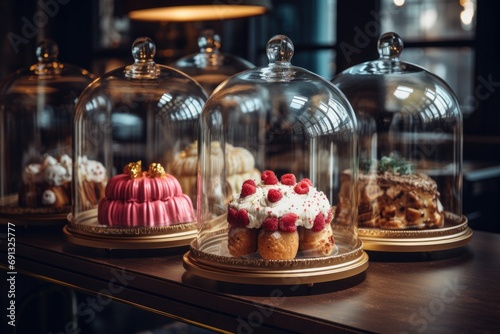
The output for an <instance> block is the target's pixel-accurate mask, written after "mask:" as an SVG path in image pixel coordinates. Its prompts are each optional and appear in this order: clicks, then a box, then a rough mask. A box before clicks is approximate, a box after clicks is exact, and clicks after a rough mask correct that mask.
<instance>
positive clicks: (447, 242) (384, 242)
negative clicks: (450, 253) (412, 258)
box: [358, 212, 473, 252]
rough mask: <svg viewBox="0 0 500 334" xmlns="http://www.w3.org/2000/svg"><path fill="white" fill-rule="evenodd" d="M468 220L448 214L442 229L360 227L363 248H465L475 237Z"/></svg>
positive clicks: (409, 250)
mask: <svg viewBox="0 0 500 334" xmlns="http://www.w3.org/2000/svg"><path fill="white" fill-rule="evenodd" d="M472 234H473V232H472V229H471V228H470V227H469V226H468V221H467V217H465V216H462V217H456V216H454V215H452V214H450V213H447V212H445V223H444V226H443V227H442V228H438V229H429V230H383V229H375V228H359V229H358V236H359V238H360V239H361V240H362V241H363V244H364V249H365V250H368V251H380V252H434V251H442V250H448V249H453V248H458V247H462V246H464V245H466V244H467V243H468V242H469V241H470V240H471V238H472Z"/></svg>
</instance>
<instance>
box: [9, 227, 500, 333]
mask: <svg viewBox="0 0 500 334" xmlns="http://www.w3.org/2000/svg"><path fill="white" fill-rule="evenodd" d="M3 228H4V229H5V230H6V226H3ZM17 229H18V231H16V249H15V250H16V271H17V272H18V273H24V274H28V275H32V276H35V277H38V278H41V279H44V280H48V281H52V282H55V283H58V284H62V285H66V286H71V287H75V288H77V289H80V290H82V291H86V292H88V293H91V294H94V295H96V296H97V297H98V298H109V297H111V298H113V299H116V300H118V301H122V302H125V303H128V304H131V305H134V306H137V307H139V308H143V309H147V310H150V311H152V312H156V313H160V314H163V315H166V316H169V317H173V318H174V319H180V320H183V321H186V322H190V323H195V324H199V325H202V326H205V327H207V328H210V329H218V330H220V331H228V332H240V333H278V332H299V333H327V332H332V331H334V330H337V331H339V332H383V333H424V332H425V333H493V332H497V331H498V330H500V301H499V299H500V279H499V278H500V235H499V234H493V233H485V232H477V231H475V232H474V235H473V237H472V240H471V242H470V243H469V244H468V245H467V246H465V247H462V248H458V249H455V250H451V251H443V252H435V253H432V254H424V253H415V254H413V253H410V254H408V253H395V254H387V253H374V252H370V253H368V254H369V256H370V264H369V267H368V269H367V271H366V272H364V273H363V274H360V275H357V276H355V277H351V278H349V279H345V280H342V281H335V282H328V283H317V284H314V285H313V286H312V287H309V286H307V285H287V286H261V285H245V284H233V283H224V282H217V281H212V280H208V279H204V278H201V277H198V276H194V275H192V274H190V273H188V272H186V271H185V270H184V268H183V264H182V255H183V254H184V253H185V252H186V251H187V250H188V249H187V248H186V247H182V248H177V249H170V250H145V251H142V250H139V251H137V250H134V251H132V250H131V251H116V250H113V251H109V250H103V249H93V248H85V247H81V246H77V245H73V244H71V243H68V242H67V241H66V240H65V238H64V236H63V233H62V229H61V228H60V227H50V228H33V227H30V228H27V229H21V228H19V227H18V228H17ZM2 233H4V232H3V231H2ZM0 244H1V245H2V247H1V252H2V253H3V254H2V258H3V259H4V260H3V263H0V265H1V266H2V267H3V268H4V269H5V270H6V260H5V259H6V258H7V257H6V255H7V254H6V252H7V250H6V249H7V247H6V244H7V242H6V235H5V234H2V236H1V238H0ZM292 283H293V284H295V282H292ZM298 283H299V282H298ZM2 297H3V296H2Z"/></svg>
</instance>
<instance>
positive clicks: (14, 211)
mask: <svg viewBox="0 0 500 334" xmlns="http://www.w3.org/2000/svg"><path fill="white" fill-rule="evenodd" d="M17 203H18V197H17V195H9V196H6V197H3V198H1V199H0V224H8V223H12V224H16V225H19V226H57V225H61V226H62V225H64V224H66V223H67V220H66V217H67V215H68V212H70V211H71V207H70V206H69V205H67V206H63V207H39V208H30V207H20V206H19V205H18V204H17Z"/></svg>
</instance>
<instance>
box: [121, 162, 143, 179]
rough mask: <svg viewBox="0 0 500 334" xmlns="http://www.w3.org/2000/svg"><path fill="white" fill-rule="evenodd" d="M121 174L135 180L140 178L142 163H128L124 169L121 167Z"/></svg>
mask: <svg viewBox="0 0 500 334" xmlns="http://www.w3.org/2000/svg"><path fill="white" fill-rule="evenodd" d="M123 172H124V173H125V174H128V175H130V178H132V179H136V178H138V177H140V176H142V161H141V160H139V161H137V162H129V163H128V164H127V165H126V166H125V167H123Z"/></svg>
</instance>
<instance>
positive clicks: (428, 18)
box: [420, 8, 438, 30]
mask: <svg viewBox="0 0 500 334" xmlns="http://www.w3.org/2000/svg"><path fill="white" fill-rule="evenodd" d="M437 19H438V14H437V11H436V9H435V8H429V9H426V10H425V11H424V12H423V13H422V14H421V16H420V25H421V26H422V28H424V29H426V30H430V29H431V28H433V27H434V25H435V24H436V22H437Z"/></svg>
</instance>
